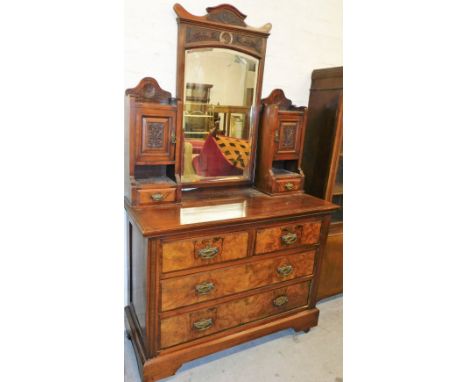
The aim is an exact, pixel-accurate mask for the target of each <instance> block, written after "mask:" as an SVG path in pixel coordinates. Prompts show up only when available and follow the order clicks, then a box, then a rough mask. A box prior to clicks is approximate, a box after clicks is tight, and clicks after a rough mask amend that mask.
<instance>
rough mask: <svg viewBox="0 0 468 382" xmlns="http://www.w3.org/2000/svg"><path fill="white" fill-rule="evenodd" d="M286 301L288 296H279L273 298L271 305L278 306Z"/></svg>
mask: <svg viewBox="0 0 468 382" xmlns="http://www.w3.org/2000/svg"><path fill="white" fill-rule="evenodd" d="M287 303H288V296H279V297H276V298H275V299H274V300H273V305H274V306H277V307H280V306H283V305H284V304H287Z"/></svg>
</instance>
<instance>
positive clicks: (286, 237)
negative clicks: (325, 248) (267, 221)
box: [255, 220, 322, 254]
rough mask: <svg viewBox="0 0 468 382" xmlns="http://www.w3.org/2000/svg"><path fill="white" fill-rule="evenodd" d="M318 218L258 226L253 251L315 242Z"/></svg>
mask: <svg viewBox="0 0 468 382" xmlns="http://www.w3.org/2000/svg"><path fill="white" fill-rule="evenodd" d="M321 225H322V223H321V221H320V220H316V221H306V222H299V223H290V224H284V225H277V226H273V227H266V228H259V229H257V233H256V240H255V253H256V254H262V253H268V252H273V251H279V250H283V249H288V248H294V247H297V246H301V245H307V244H309V245H310V244H316V243H318V242H319V241H320V227H321Z"/></svg>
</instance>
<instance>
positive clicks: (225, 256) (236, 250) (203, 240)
mask: <svg viewBox="0 0 468 382" xmlns="http://www.w3.org/2000/svg"><path fill="white" fill-rule="evenodd" d="M248 242H249V234H248V232H245V231H240V232H231V233H222V234H219V235H213V236H205V237H194V238H190V239H183V240H167V241H163V242H162V271H163V272H164V273H166V272H173V271H178V270H181V269H187V268H195V267H200V266H203V265H209V264H214V263H220V262H223V261H229V260H235V259H240V258H243V257H246V256H247V248H248Z"/></svg>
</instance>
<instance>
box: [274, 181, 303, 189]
mask: <svg viewBox="0 0 468 382" xmlns="http://www.w3.org/2000/svg"><path fill="white" fill-rule="evenodd" d="M301 182H302V179H301V178H297V179H282V180H277V181H276V182H275V184H274V185H273V192H290V191H297V190H300V189H301V188H302V187H301Z"/></svg>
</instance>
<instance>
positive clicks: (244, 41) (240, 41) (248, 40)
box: [234, 33, 263, 53]
mask: <svg viewBox="0 0 468 382" xmlns="http://www.w3.org/2000/svg"><path fill="white" fill-rule="evenodd" d="M234 44H236V45H241V46H246V47H247V48H250V49H253V50H255V51H257V52H258V53H261V52H262V46H263V45H262V39H261V38H258V37H250V36H245V35H241V34H237V33H236V34H235V35H234Z"/></svg>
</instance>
